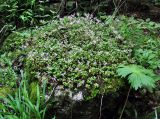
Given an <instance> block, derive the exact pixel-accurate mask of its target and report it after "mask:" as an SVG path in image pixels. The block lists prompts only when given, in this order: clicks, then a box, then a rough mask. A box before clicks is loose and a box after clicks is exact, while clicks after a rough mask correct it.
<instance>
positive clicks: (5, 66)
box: [0, 54, 18, 87]
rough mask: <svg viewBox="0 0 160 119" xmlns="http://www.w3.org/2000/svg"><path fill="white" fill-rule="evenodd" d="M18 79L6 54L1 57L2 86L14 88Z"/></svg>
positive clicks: (0, 78) (0, 75) (0, 74)
mask: <svg viewBox="0 0 160 119" xmlns="http://www.w3.org/2000/svg"><path fill="white" fill-rule="evenodd" d="M17 79H18V77H17V74H16V73H15V71H14V70H13V68H12V62H11V60H10V59H9V58H7V56H6V55H5V54H3V55H0V82H1V86H6V87H14V86H15V83H16V81H17Z"/></svg>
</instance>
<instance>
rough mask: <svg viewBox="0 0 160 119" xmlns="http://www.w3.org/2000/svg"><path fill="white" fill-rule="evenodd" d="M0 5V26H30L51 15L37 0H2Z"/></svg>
mask: <svg viewBox="0 0 160 119" xmlns="http://www.w3.org/2000/svg"><path fill="white" fill-rule="evenodd" d="M0 3H1V4H0V17H1V18H2V19H1V20H0V22H2V23H1V24H6V25H8V24H12V25H13V26H18V27H20V26H32V25H35V24H37V23H39V20H41V19H43V18H49V17H50V15H51V12H50V11H49V10H48V11H47V10H45V9H44V6H43V5H42V4H40V3H39V2H38V1H37V0H2V1H1V2H0Z"/></svg>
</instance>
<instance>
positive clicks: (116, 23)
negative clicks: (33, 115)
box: [0, 16, 160, 97]
mask: <svg viewBox="0 0 160 119" xmlns="http://www.w3.org/2000/svg"><path fill="white" fill-rule="evenodd" d="M102 19H103V21H104V22H101V21H100V20H98V19H95V18H90V17H78V18H75V17H71V16H69V17H65V18H63V19H59V20H53V21H51V22H50V23H48V24H47V25H44V26H41V27H37V28H34V29H28V30H20V31H16V32H14V33H12V34H11V35H10V36H9V37H8V38H7V39H6V41H5V42H4V44H3V47H2V48H1V51H0V53H2V54H6V55H7V57H9V58H10V59H11V61H12V67H13V68H14V70H15V71H16V72H19V71H20V70H26V71H27V72H29V75H30V79H29V80H30V81H34V80H38V81H39V82H40V83H41V82H42V81H44V80H46V81H47V87H48V89H49V90H51V89H52V86H53V85H54V84H55V83H56V84H57V83H58V84H59V85H63V87H64V88H67V89H68V88H69V89H70V90H73V91H77V90H78V91H80V90H82V91H84V92H85V95H86V96H91V97H95V96H96V95H97V94H102V93H108V92H116V91H117V90H118V89H119V88H120V87H121V86H123V84H124V82H123V80H120V77H119V76H118V75H117V73H116V69H117V67H118V65H119V64H122V63H123V64H139V63H140V62H139V59H140V58H139V55H138V56H136V55H135V54H136V52H137V50H139V49H143V50H151V51H152V52H154V53H156V54H158V57H157V56H156V57H155V58H157V59H158V58H159V55H160V52H159V46H160V39H159V35H158V30H159V26H160V24H156V23H154V22H151V23H150V22H149V21H142V20H141V21H140V20H135V19H133V18H127V17H124V16H122V17H118V18H116V19H114V20H113V19H112V17H105V18H104V17H103V18H102ZM111 19H112V20H111ZM158 63H159V62H158ZM158 63H157V64H156V65H158ZM147 66H148V65H147ZM157 67H158V66H157Z"/></svg>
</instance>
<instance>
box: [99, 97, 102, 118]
mask: <svg viewBox="0 0 160 119" xmlns="http://www.w3.org/2000/svg"><path fill="white" fill-rule="evenodd" d="M102 105H103V95H102V97H101V105H100V109H99V110H100V111H99V119H101V116H102Z"/></svg>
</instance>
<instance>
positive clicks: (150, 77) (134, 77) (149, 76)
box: [117, 65, 156, 90]
mask: <svg viewBox="0 0 160 119" xmlns="http://www.w3.org/2000/svg"><path fill="white" fill-rule="evenodd" d="M117 72H118V75H120V76H121V77H123V78H127V79H128V81H129V83H130V84H131V86H132V87H133V88H134V89H135V90H137V89H138V88H141V87H146V88H149V89H152V88H155V82H156V75H155V74H154V73H153V71H152V70H149V69H145V68H143V67H142V66H138V65H128V66H125V65H120V66H119V67H118V69H117Z"/></svg>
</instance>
